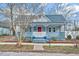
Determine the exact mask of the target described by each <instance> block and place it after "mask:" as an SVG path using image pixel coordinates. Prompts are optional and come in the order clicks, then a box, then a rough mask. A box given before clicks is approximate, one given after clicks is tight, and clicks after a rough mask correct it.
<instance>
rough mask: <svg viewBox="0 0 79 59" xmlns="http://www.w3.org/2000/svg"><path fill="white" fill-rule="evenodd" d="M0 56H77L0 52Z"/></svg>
mask: <svg viewBox="0 0 79 59" xmlns="http://www.w3.org/2000/svg"><path fill="white" fill-rule="evenodd" d="M0 56H79V54H63V53H46V52H0Z"/></svg>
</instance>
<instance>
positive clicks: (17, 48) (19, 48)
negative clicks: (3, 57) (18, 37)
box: [0, 45, 33, 52]
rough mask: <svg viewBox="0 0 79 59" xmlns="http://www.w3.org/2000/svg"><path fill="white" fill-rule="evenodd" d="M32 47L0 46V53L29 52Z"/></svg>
mask: <svg viewBox="0 0 79 59" xmlns="http://www.w3.org/2000/svg"><path fill="white" fill-rule="evenodd" d="M32 49H33V45H23V46H22V47H17V46H16V45H0V51H16V52H18V51H31V50H32Z"/></svg>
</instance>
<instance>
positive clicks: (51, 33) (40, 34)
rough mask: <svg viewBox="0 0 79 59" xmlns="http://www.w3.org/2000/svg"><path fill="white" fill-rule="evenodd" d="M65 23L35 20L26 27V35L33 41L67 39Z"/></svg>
mask: <svg viewBox="0 0 79 59" xmlns="http://www.w3.org/2000/svg"><path fill="white" fill-rule="evenodd" d="M64 31H65V25H64V23H52V22H33V23H32V24H31V25H29V26H28V29H26V32H25V37H26V38H28V39H27V40H32V41H33V42H47V41H49V40H64V39H65V33H64Z"/></svg>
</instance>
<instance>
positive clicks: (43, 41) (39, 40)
mask: <svg viewBox="0 0 79 59" xmlns="http://www.w3.org/2000/svg"><path fill="white" fill-rule="evenodd" d="M33 42H34V43H46V42H47V40H46V39H33Z"/></svg>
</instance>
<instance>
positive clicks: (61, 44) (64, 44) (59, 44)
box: [0, 42, 75, 46]
mask: <svg viewBox="0 0 79 59" xmlns="http://www.w3.org/2000/svg"><path fill="white" fill-rule="evenodd" d="M4 44H13V45H16V44H17V43H16V42H0V45H4ZM22 45H47V46H48V45H52V46H74V45H75V44H72V43H71V44H66V43H51V44H49V43H22Z"/></svg>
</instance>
